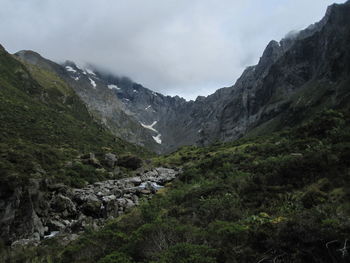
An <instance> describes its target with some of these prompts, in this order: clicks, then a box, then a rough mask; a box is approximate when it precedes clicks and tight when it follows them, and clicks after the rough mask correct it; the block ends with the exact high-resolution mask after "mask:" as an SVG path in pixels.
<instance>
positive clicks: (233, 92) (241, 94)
mask: <svg viewBox="0 0 350 263" xmlns="http://www.w3.org/2000/svg"><path fill="white" fill-rule="evenodd" d="M349 11H350V3H349V2H347V3H345V4H334V5H332V6H330V7H329V8H328V10H327V12H326V15H325V17H324V18H323V19H322V20H321V21H320V22H318V23H315V24H313V25H311V26H309V27H308V28H307V29H305V30H303V31H300V32H294V33H290V34H288V35H287V36H286V37H285V38H284V39H282V40H281V41H280V42H277V41H271V42H270V43H269V44H268V46H267V47H266V49H265V51H264V53H263V55H262V57H261V58H260V61H259V63H258V64H257V65H255V66H251V67H248V68H247V69H246V70H245V71H244V72H243V74H242V76H241V77H240V78H239V79H238V80H237V82H236V83H235V85H233V86H232V87H228V88H223V89H219V90H218V91H217V92H215V93H214V94H212V95H210V96H208V97H198V98H197V99H196V100H195V101H189V102H186V101H185V100H184V99H181V98H179V97H170V96H163V95H161V94H159V93H155V92H152V91H151V90H148V89H146V88H144V87H142V86H141V85H139V84H136V83H133V82H132V81H131V80H128V79H126V78H119V77H116V76H113V75H110V74H104V73H98V74H99V76H100V77H101V78H102V79H105V80H107V81H108V82H110V83H113V84H114V85H115V86H114V88H112V89H113V91H114V92H115V95H116V96H117V97H118V98H119V99H120V100H121V102H122V104H123V109H124V110H125V112H126V113H127V114H129V115H132V116H134V117H135V118H136V119H137V120H138V121H139V122H140V123H141V124H142V125H143V126H144V127H145V129H148V130H150V131H151V132H152V133H153V137H154V138H155V139H156V140H157V139H161V141H160V140H158V142H159V143H161V144H160V146H161V150H162V152H169V151H173V150H175V149H177V148H178V147H180V146H182V145H192V144H200V145H202V144H204V145H206V144H209V143H212V142H215V141H230V140H234V139H237V138H239V137H241V136H244V135H245V134H247V133H251V134H262V133H265V132H266V131H273V130H278V129H281V128H284V127H286V126H291V125H293V123H297V122H300V121H302V120H304V119H305V118H308V117H310V116H312V114H313V111H314V110H316V111H317V110H319V109H320V108H326V107H337V106H342V105H345V104H346V101H347V100H348V98H349V89H348V86H347V83H348V79H349V77H348V76H349V61H350V60H349V45H350V41H349V35H350V33H349V30H350V20H349V18H348V16H347V13H349ZM287 119H288V121H286V120H287Z"/></svg>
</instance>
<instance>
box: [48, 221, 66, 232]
mask: <svg viewBox="0 0 350 263" xmlns="http://www.w3.org/2000/svg"><path fill="white" fill-rule="evenodd" d="M47 226H48V227H49V230H50V231H60V230H63V229H64V228H65V227H66V226H65V225H64V224H63V223H62V222H60V221H58V220H50V221H49V222H47Z"/></svg>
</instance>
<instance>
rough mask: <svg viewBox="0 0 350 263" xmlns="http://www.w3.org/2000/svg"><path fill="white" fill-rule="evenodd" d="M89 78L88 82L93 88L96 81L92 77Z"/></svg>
mask: <svg viewBox="0 0 350 263" xmlns="http://www.w3.org/2000/svg"><path fill="white" fill-rule="evenodd" d="M89 80H90V83H91V85H92V87H93V88H94V89H95V88H96V86H97V85H96V82H95V81H94V80H93V79H91V78H89Z"/></svg>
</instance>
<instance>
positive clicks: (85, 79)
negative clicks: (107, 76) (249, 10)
mask: <svg viewBox="0 0 350 263" xmlns="http://www.w3.org/2000/svg"><path fill="white" fill-rule="evenodd" d="M15 55H16V56H17V57H19V58H20V59H22V60H24V61H26V62H27V63H30V64H33V65H36V66H39V67H41V68H42V69H45V70H47V71H52V72H54V73H56V74H57V75H58V76H59V77H60V78H62V79H63V80H64V81H65V82H66V83H67V84H68V85H69V86H70V87H71V88H72V89H73V90H74V91H75V92H76V93H77V94H78V96H79V97H80V98H81V99H82V101H83V102H84V103H85V104H86V105H87V107H88V109H89V111H90V113H91V114H92V115H93V116H94V117H95V119H96V120H99V121H100V122H102V123H103V124H104V125H105V126H107V127H108V128H109V129H110V131H112V132H113V133H114V134H115V135H116V136H118V137H120V138H122V139H124V140H126V141H129V142H131V143H135V144H137V145H140V146H145V147H147V148H149V149H151V150H154V151H157V149H158V144H157V143H156V142H155V141H154V140H153V139H152V135H151V133H150V132H149V131H147V130H145V129H144V128H143V127H142V126H141V125H140V123H139V122H138V121H137V120H136V119H134V118H133V117H132V116H130V115H128V114H126V113H125V112H124V110H123V107H124V106H123V104H122V102H121V101H120V100H119V99H118V98H117V97H116V96H115V95H114V92H113V90H111V89H110V88H108V84H109V83H108V82H106V81H105V80H103V79H101V78H99V76H97V75H96V74H95V73H94V72H93V71H92V70H89V69H81V68H79V67H77V66H76V65H75V64H74V63H73V62H66V63H65V64H64V65H59V64H57V63H55V62H52V61H50V60H48V59H45V58H43V57H42V56H41V55H39V54H38V53H36V52H33V51H28V50H23V51H19V52H17V53H16V54H15Z"/></svg>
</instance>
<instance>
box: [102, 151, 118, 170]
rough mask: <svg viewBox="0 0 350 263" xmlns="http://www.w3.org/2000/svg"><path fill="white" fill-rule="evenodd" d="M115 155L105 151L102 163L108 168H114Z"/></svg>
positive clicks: (115, 162)
mask: <svg viewBox="0 0 350 263" xmlns="http://www.w3.org/2000/svg"><path fill="white" fill-rule="evenodd" d="M117 161H118V159H117V157H116V155H115V154H113V153H106V154H105V159H104V163H105V164H106V165H107V166H108V167H110V168H114V167H115V165H116V164H117Z"/></svg>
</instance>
